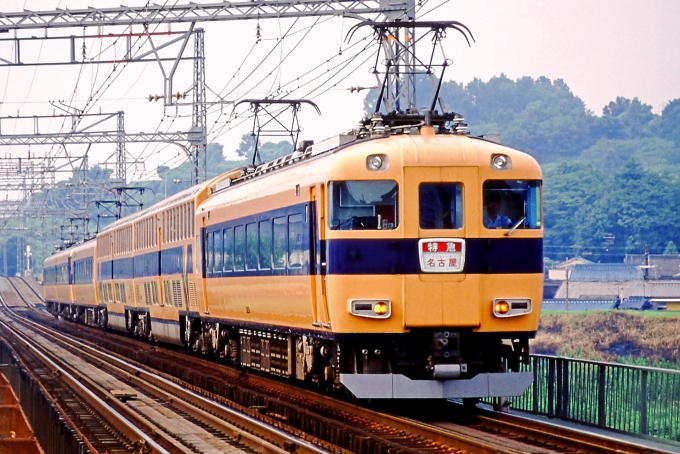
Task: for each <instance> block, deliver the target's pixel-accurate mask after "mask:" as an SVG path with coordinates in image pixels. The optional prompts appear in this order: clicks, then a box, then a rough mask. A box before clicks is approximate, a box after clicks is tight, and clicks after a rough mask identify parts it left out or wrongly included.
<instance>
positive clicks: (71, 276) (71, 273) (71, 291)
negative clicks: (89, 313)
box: [67, 257, 76, 303]
mask: <svg viewBox="0 0 680 454" xmlns="http://www.w3.org/2000/svg"><path fill="white" fill-rule="evenodd" d="M74 267H75V264H74V262H73V258H72V257H69V258H68V270H67V271H68V300H69V302H71V303H73V302H75V300H76V299H75V298H76V295H75V285H74V284H75V280H76V279H75V270H74Z"/></svg>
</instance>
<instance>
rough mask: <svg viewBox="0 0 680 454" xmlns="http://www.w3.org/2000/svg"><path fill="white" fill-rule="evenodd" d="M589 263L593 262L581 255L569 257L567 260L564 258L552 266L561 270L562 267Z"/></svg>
mask: <svg viewBox="0 0 680 454" xmlns="http://www.w3.org/2000/svg"><path fill="white" fill-rule="evenodd" d="M590 263H593V262H591V261H590V260H588V259H584V258H583V257H574V258H570V259H568V260H565V261H564V262H562V263H558V264H557V265H555V266H554V267H553V268H556V269H559V270H563V269H566V268H571V267H573V266H575V265H588V264H590Z"/></svg>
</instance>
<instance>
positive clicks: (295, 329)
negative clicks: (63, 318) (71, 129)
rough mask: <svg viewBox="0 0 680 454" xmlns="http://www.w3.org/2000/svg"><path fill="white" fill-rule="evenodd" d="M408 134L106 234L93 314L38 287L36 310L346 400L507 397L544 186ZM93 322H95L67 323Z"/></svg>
mask: <svg viewBox="0 0 680 454" xmlns="http://www.w3.org/2000/svg"><path fill="white" fill-rule="evenodd" d="M409 132H410V134H393V135H387V136H377V137H373V138H370V137H366V138H362V137H357V136H355V135H344V136H338V137H336V138H333V139H329V140H328V141H324V142H322V143H319V144H314V145H312V146H309V147H306V148H305V149H304V150H302V149H301V150H299V151H296V152H295V153H293V154H291V155H288V156H286V157H283V158H280V159H278V160H276V161H274V162H271V163H266V164H263V165H261V166H259V167H257V168H250V169H239V170H238V171H234V172H231V173H230V174H225V175H222V176H220V177H218V178H216V179H213V180H212V181H209V182H206V183H203V184H201V185H198V186H195V187H193V188H191V189H189V190H187V191H185V192H183V193H180V194H177V195H175V196H173V197H171V198H169V199H168V200H167V201H164V202H161V203H159V204H157V205H155V206H153V207H151V208H149V209H146V210H144V211H141V212H139V213H136V214H134V215H132V216H129V217H127V218H124V219H121V220H120V221H117V222H116V223H115V224H113V225H111V226H110V227H108V228H107V229H106V230H105V231H104V232H102V233H100V234H99V235H98V237H97V240H96V247H95V245H94V242H90V243H86V244H90V245H92V246H89V248H90V249H94V250H95V251H93V256H94V257H95V260H94V267H95V271H96V273H95V278H96V281H92V288H93V290H92V295H93V296H94V292H95V291H96V295H97V296H96V300H93V301H90V302H88V301H84V300H80V299H78V300H76V299H71V300H70V301H69V302H66V301H64V298H63V296H62V293H63V291H61V290H59V289H58V288H59V287H63V286H64V285H65V284H64V283H63V279H62V280H61V281H60V282H61V284H59V283H57V282H56V281H55V282H54V283H53V282H50V281H49V280H46V284H45V295H46V297H47V300H48V307H50V308H51V310H52V312H53V313H54V314H55V315H59V314H61V315H64V314H68V315H69V316H71V318H76V319H79V320H81V321H86V322H88V323H91V324H96V325H107V326H108V327H110V328H113V329H118V330H124V331H129V332H131V333H135V334H137V335H140V336H144V337H148V338H151V339H155V340H158V341H164V342H171V343H176V344H184V345H187V346H189V347H191V348H192V349H193V350H194V351H197V352H202V353H204V354H206V355H213V356H216V357H218V358H222V359H224V360H225V361H227V362H229V363H232V364H235V365H239V366H241V367H245V368H251V369H257V370H260V371H264V372H268V373H272V374H275V375H279V376H283V377H289V378H290V379H292V380H295V379H297V380H304V381H313V382H317V383H320V384H322V385H325V386H327V387H328V388H336V389H346V390H348V391H350V392H351V393H352V394H354V395H355V396H357V397H360V398H450V397H462V398H477V397H488V396H501V395H502V396H510V395H518V394H521V393H522V392H523V391H524V390H525V389H526V387H527V386H528V385H529V383H530V382H531V374H527V373H520V372H518V369H519V368H518V364H519V362H520V361H522V360H526V359H528V340H529V339H530V338H532V337H533V336H534V335H535V332H536V329H537V326H538V319H539V313H540V304H541V300H542V283H543V274H542V267H543V262H542V237H543V226H542V219H541V193H540V191H541V170H540V168H539V166H538V164H537V163H536V161H535V160H534V159H533V158H531V157H530V156H528V155H526V154H524V153H521V152H519V151H516V150H512V149H509V148H507V147H503V146H501V145H499V144H496V143H493V142H489V141H486V140H483V139H478V138H472V137H469V136H468V135H464V134H452V133H446V134H445V133H442V134H439V133H438V134H435V133H434V129H433V128H432V127H429V126H421V127H420V128H418V129H416V128H411V130H410V131H409ZM140 238H141V239H140ZM68 254H69V252H68V250H64V251H61V252H60V253H58V254H57V255H55V256H53V257H51V258H48V259H47V260H46V261H45V269H46V276H47V275H48V274H47V270H50V269H54V270H57V268H56V267H57V266H58V265H57V263H61V262H63V260H62V259H60V257H64V256H67V255H68ZM154 260H156V262H155V263H157V266H155V265H154ZM55 273H56V271H55ZM88 305H89V306H88ZM73 306H76V307H77V308H76V309H74V308H73ZM90 306H91V307H96V308H99V309H100V310H101V309H104V308H105V311H104V310H102V311H101V313H100V315H99V316H97V317H95V318H92V319H91V320H89V321H88V319H87V317H85V315H81V316H73V315H71V314H76V315H77V314H81V313H82V310H84V308H87V307H90ZM81 308H83V309H81ZM95 319H96V320H95ZM503 368H505V369H506V370H505V371H504V372H502V371H503ZM511 371H512V372H511Z"/></svg>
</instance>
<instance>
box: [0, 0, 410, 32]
mask: <svg viewBox="0 0 680 454" xmlns="http://www.w3.org/2000/svg"><path fill="white" fill-rule="evenodd" d="M407 3H408V4H411V6H410V7H409V6H408V5H407ZM414 10H415V1H414V0H402V1H400V0H321V1H319V0H264V1H258V2H251V1H241V2H226V1H225V2H215V3H203V4H196V3H189V4H185V5H177V4H175V5H146V6H120V7H117V8H94V7H89V8H84V9H59V10H56V11H21V12H5V13H0V32H7V31H9V30H28V29H36V28H51V29H56V28H70V27H92V26H109V25H123V26H128V25H144V24H146V25H151V24H161V23H163V24H168V23H190V22H204V21H211V22H216V21H233V20H244V19H278V18H281V17H309V16H340V15H347V16H351V15H366V14H388V15H389V16H388V17H389V18H390V19H391V20H396V19H397V18H399V17H401V18H403V19H405V18H406V16H405V15H404V14H405V11H410V15H413V14H414V13H413V11H414Z"/></svg>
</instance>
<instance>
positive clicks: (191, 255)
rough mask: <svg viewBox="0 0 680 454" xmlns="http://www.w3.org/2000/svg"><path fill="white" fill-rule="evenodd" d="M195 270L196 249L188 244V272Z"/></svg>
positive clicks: (191, 272)
mask: <svg viewBox="0 0 680 454" xmlns="http://www.w3.org/2000/svg"><path fill="white" fill-rule="evenodd" d="M193 272H194V249H193V247H192V246H191V244H190V245H188V246H187V274H193Z"/></svg>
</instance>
